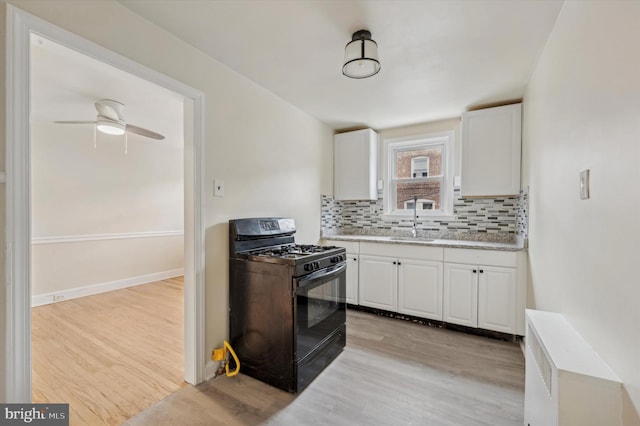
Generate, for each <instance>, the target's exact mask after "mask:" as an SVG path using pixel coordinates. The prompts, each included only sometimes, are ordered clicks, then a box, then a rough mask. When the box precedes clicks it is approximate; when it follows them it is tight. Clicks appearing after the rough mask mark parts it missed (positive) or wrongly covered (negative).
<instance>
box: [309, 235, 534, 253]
mask: <svg viewBox="0 0 640 426" xmlns="http://www.w3.org/2000/svg"><path fill="white" fill-rule="evenodd" d="M322 238H323V239H325V240H334V241H357V242H372V243H385V244H410V245H418V246H431V247H448V248H470V249H484V250H504V251H521V250H526V244H525V242H524V241H521V240H518V241H514V242H491V241H473V240H447V239H428V238H422V237H418V238H412V237H391V236H382V235H355V234H334V235H323V236H322Z"/></svg>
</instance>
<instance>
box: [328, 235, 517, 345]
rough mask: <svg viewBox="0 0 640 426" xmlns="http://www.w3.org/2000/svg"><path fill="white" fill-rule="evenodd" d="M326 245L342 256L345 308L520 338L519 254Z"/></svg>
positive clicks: (457, 249) (362, 243) (347, 243)
mask: <svg viewBox="0 0 640 426" xmlns="http://www.w3.org/2000/svg"><path fill="white" fill-rule="evenodd" d="M329 243H330V244H334V245H339V246H342V247H344V248H345V249H346V251H347V292H346V301H347V303H350V304H352V305H362V306H367V307H370V308H375V309H381V310H385V311H390V312H398V313H401V314H406V315H412V316H416V317H420V318H426V319H431V320H435V321H444V322H447V323H451V324H459V325H463V326H467V327H473V328H482V329H486V330H492V331H497V332H501V333H506V334H516V335H521V336H522V335H524V310H525V305H526V276H527V263H526V253H525V252H515V251H497V250H483V249H466V248H448V247H445V248H441V247H430V246H416V245H402V244H382V243H371V242H360V243H358V242H351V241H329Z"/></svg>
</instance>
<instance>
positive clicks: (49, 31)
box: [0, 4, 205, 403]
mask: <svg viewBox="0 0 640 426" xmlns="http://www.w3.org/2000/svg"><path fill="white" fill-rule="evenodd" d="M6 24H7V27H6V28H7V32H6V37H7V40H6V48H7V51H6V57H5V61H6V105H5V107H6V139H5V144H6V145H5V154H6V156H5V163H6V165H5V167H6V169H5V170H6V181H5V182H6V199H5V200H6V201H5V203H6V205H5V214H6V218H5V220H6V222H5V226H6V227H5V230H6V243H5V265H6V270H5V286H4V291H5V298H4V305H5V306H4V315H5V318H4V322H5V327H4V330H3V331H4V342H3V343H4V345H3V346H4V354H3V355H4V365H3V366H2V367H3V368H2V370H1V371H2V374H1V376H3V377H4V383H0V384H1V385H2V387H1V388H0V390H1V391H4V392H3V393H4V395H1V393H2V392H0V401H4V402H16V403H26V402H31V380H32V376H31V368H32V367H31V180H30V175H31V164H30V163H31V161H30V144H31V141H30V59H29V58H30V35H31V33H36V34H38V35H40V36H42V37H44V38H47V39H50V40H53V41H55V42H56V43H59V44H62V45H64V46H66V47H69V48H71V49H74V50H76V51H78V52H80V53H82V54H85V55H87V56H89V57H92V58H94V59H97V60H99V61H101V62H104V63H106V64H108V65H111V66H114V67H116V68H119V69H121V70H123V71H126V72H128V73H130V74H133V75H136V76H138V77H140V78H143V79H145V80H147V81H150V82H152V83H155V84H157V85H159V86H162V87H164V88H166V89H168V90H171V91H173V92H176V93H178V94H180V95H182V96H184V98H185V102H184V105H185V108H184V109H185V117H184V119H185V121H184V126H185V127H184V130H185V155H184V161H185V165H184V167H185V171H184V173H185V176H184V186H185V194H184V200H185V222H184V245H185V246H184V247H185V250H184V251H185V264H184V269H185V288H184V308H185V309H184V314H185V317H184V331H185V332H184V352H185V358H184V377H185V380H186V381H187V382H188V383H191V384H198V383H200V382H202V380H203V378H204V377H203V376H204V367H205V350H204V328H205V321H204V320H205V318H204V300H205V298H204V278H205V262H204V243H205V241H204V221H203V219H204V204H203V200H204V192H203V191H204V188H203V186H204V185H203V182H204V158H205V156H204V130H205V121H204V93H203V92H201V91H199V90H197V89H194V88H192V87H190V86H187V85H185V84H183V83H182V82H180V81H177V80H174V79H172V78H170V77H168V76H166V75H164V74H161V73H160V72H158V71H155V70H154V69H151V68H149V67H146V66H144V65H141V64H139V63H137V62H135V61H133V60H131V59H128V58H126V57H124V56H122V55H120V54H117V53H115V52H113V51H111V50H108V49H106V48H104V47H102V46H99V45H97V44H95V43H93V42H91V41H89V40H87V39H84V38H82V37H80V36H78V35H76V34H73V33H71V32H69V31H67V30H65V29H62V28H60V27H58V26H55V25H53V24H51V23H49V22H47V21H44V20H42V19H40V18H37V17H35V16H33V15H31V14H29V13H27V12H24V11H22V10H20V9H18V8H16V7H15V6H12V5H10V4H7V5H6ZM3 177H4V176H2V174H0V182H2V180H3V179H2V178H3ZM0 380H1V379H0Z"/></svg>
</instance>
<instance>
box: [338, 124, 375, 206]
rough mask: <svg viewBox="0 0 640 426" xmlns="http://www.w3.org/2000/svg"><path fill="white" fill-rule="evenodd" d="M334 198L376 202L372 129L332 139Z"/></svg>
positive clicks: (343, 134)
mask: <svg viewBox="0 0 640 426" xmlns="http://www.w3.org/2000/svg"><path fill="white" fill-rule="evenodd" d="M333 152H334V160H333V171H334V176H333V177H334V198H335V199H336V200H377V199H378V189H377V180H378V174H377V170H378V134H377V133H376V132H374V131H373V130H371V129H364V130H357V131H354V132H347V133H339V134H337V135H335V136H334V150H333Z"/></svg>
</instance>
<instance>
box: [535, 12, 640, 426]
mask: <svg viewBox="0 0 640 426" xmlns="http://www.w3.org/2000/svg"><path fill="white" fill-rule="evenodd" d="M639 22H640V2H637V1H636V2H614V1H610V2H597V1H591V2H586V1H569V2H567V3H566V4H565V5H564V7H563V9H562V11H561V13H560V16H559V18H558V21H557V24H556V27H555V29H554V30H553V32H552V34H551V36H550V38H549V40H548V43H547V46H546V48H545V50H544V52H543V54H542V56H541V58H540V59H539V62H538V65H537V68H536V69H535V72H534V74H533V76H532V78H531V81H530V84H529V86H528V88H527V92H526V95H525V98H524V130H523V135H524V150H523V185H527V184H528V185H529V186H530V192H529V197H530V198H529V208H530V210H529V218H530V219H529V239H530V241H529V257H530V271H531V277H530V279H531V286H532V288H531V293H532V296H533V300H530V305H531V306H533V307H535V308H537V309H542V310H549V311H556V312H561V313H563V314H565V315H566V316H567V317H568V319H569V320H570V321H571V322H572V324H573V325H574V326H575V327H576V328H577V329H578V331H579V332H580V333H581V334H582V335H583V337H584V338H585V339H586V340H587V341H588V342H589V343H590V344H591V345H592V346H593V347H594V349H595V350H596V351H597V352H598V353H599V354H600V355H601V356H602V357H603V359H604V360H605V361H606V362H607V363H608V364H609V365H610V366H611V367H612V368H613V370H614V371H615V372H616V373H617V375H618V376H619V377H620V378H621V379H622V380H623V382H624V387H625V391H626V393H627V395H625V405H624V412H625V421H626V422H625V424H627V425H631V424H633V425H638V424H640V420H639V417H638V414H637V412H638V411H640V368H639V367H640V331H639V330H640V308H639V307H638V306H639V302H640V279H639V278H638V277H639V275H638V254H639V253H640V250H639V249H640V239H639V238H640V221H639V220H638V211H639V210H640V192H639V191H638V184H639V183H640V167H638V160H639V159H640V102H639V99H640V49H639V48H638V41H639V40H640V25H638V23H639ZM584 169H590V170H591V198H590V199H589V200H582V201H581V200H580V198H579V185H578V184H579V172H580V171H581V170H584Z"/></svg>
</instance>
